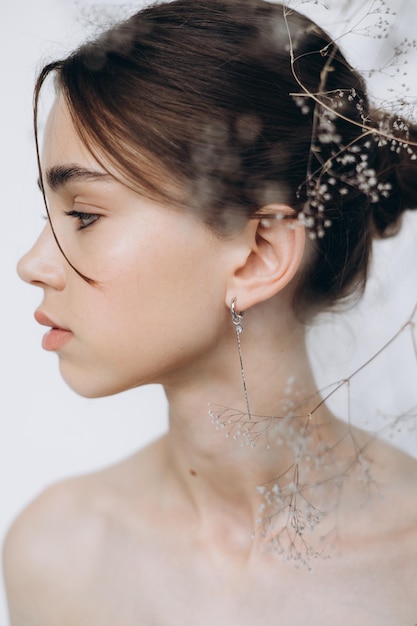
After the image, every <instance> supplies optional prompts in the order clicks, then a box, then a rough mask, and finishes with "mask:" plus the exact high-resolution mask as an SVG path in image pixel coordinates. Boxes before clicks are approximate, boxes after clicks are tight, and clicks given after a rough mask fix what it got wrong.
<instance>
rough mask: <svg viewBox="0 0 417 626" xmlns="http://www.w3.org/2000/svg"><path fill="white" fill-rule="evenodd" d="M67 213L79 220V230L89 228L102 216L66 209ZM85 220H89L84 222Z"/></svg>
mask: <svg viewBox="0 0 417 626" xmlns="http://www.w3.org/2000/svg"><path fill="white" fill-rule="evenodd" d="M66 215H68V216H69V217H74V218H75V219H77V220H78V221H79V225H78V229H77V230H84V229H85V228H88V227H89V226H91V224H94V222H96V221H97V220H98V219H99V218H100V215H96V214H95V213H84V212H83V211H66ZM84 220H85V221H86V222H87V224H84V223H83V222H84Z"/></svg>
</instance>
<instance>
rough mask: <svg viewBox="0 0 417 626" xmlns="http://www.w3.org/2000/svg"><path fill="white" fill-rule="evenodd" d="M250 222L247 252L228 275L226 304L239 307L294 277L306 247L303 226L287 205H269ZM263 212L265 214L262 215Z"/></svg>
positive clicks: (262, 298) (260, 299)
mask: <svg viewBox="0 0 417 626" xmlns="http://www.w3.org/2000/svg"><path fill="white" fill-rule="evenodd" d="M258 215H259V217H258V218H257V219H256V220H251V222H250V224H249V239H247V241H248V247H247V255H246V257H245V258H244V260H243V261H242V262H241V263H240V264H239V266H236V267H235V269H234V272H233V275H232V276H231V277H230V281H229V285H228V289H227V294H226V298H227V301H226V304H227V306H229V305H230V302H231V300H232V298H236V299H237V302H238V303H239V307H240V308H241V309H248V308H250V307H251V306H253V305H254V304H257V303H259V302H263V301H265V300H268V299H269V298H272V297H273V296H275V295H276V294H277V293H279V292H280V291H282V290H283V289H284V288H285V287H286V286H287V285H288V284H289V283H290V282H291V281H292V280H293V278H294V277H295V275H296V274H297V271H298V269H299V267H300V266H301V263H302V260H303V256H304V249H305V241H306V238H305V229H304V227H303V225H302V224H301V223H300V222H299V221H298V219H297V215H296V214H295V212H294V211H293V210H292V209H291V208H290V207H288V206H283V205H269V206H267V207H264V208H263V209H262V211H259V213H258ZM262 216H264V217H262Z"/></svg>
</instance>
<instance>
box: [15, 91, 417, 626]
mask: <svg viewBox="0 0 417 626" xmlns="http://www.w3.org/2000/svg"><path fill="white" fill-rule="evenodd" d="M57 137H59V142H58V141H56V138H57ZM74 164H75V165H77V167H82V168H85V169H88V170H89V171H91V170H92V169H94V168H96V169H97V168H99V165H98V164H97V163H96V162H95V161H94V159H93V157H92V155H91V154H90V153H88V151H87V150H86V149H85V147H84V146H82V144H81V143H80V140H79V138H78V135H77V133H76V132H75V130H74V129H73V127H72V124H71V122H70V120H69V116H68V115H67V112H66V110H65V107H64V106H63V105H62V103H60V102H58V104H57V106H56V107H55V109H54V111H53V113H52V115H51V117H50V121H49V126H48V128H47V133H46V139H45V148H44V153H43V165H42V167H43V170H44V173H45V174H46V173H47V172H48V171H51V168H53V167H56V166H60V167H61V166H65V167H68V166H69V165H70V166H71V167H73V166H74ZM46 178H47V177H46ZM90 178H91V177H90ZM96 178H97V177H96ZM49 182H51V181H49ZM47 185H48V187H47V189H46V191H47V195H48V199H49V201H50V210H51V216H52V221H53V223H54V224H55V225H56V229H57V231H58V232H59V235H60V241H61V243H63V244H65V245H64V247H65V250H66V251H67V252H68V253H69V255H70V256H71V259H74V256H75V252H76V253H77V254H76V260H77V265H79V266H80V268H81V269H83V270H85V271H86V273H87V274H88V273H91V274H92V275H93V276H94V278H96V279H97V280H98V281H99V283H100V286H99V287H97V286H95V285H92V284H89V283H87V282H85V281H83V279H82V278H80V277H79V276H78V275H77V274H76V273H75V272H74V270H73V269H72V268H71V267H70V266H69V265H68V263H67V261H66V260H65V259H64V257H63V256H62V254H61V252H60V251H59V250H58V248H57V246H56V243H55V241H54V239H53V236H52V233H51V230H50V227H49V225H47V226H46V227H45V230H44V231H43V233H42V235H41V237H40V239H39V240H38V242H37V243H36V244H35V246H34V248H33V249H32V250H31V251H30V252H29V253H28V255H27V256H26V257H25V258H24V259H23V260H22V261H21V263H20V266H19V272H20V275H21V276H22V278H24V280H27V281H28V282H30V283H32V284H34V285H35V286H38V287H41V288H42V290H43V294H44V299H43V302H42V305H41V308H40V310H42V312H43V313H44V314H45V315H46V314H48V315H49V316H50V317H51V318H52V319H53V320H54V321H57V322H60V324H61V325H62V326H65V328H67V329H68V331H69V332H70V333H71V335H70V338H69V340H68V341H67V343H65V345H63V346H62V347H60V348H59V350H57V352H58V356H59V360H60V369H61V372H62V375H63V377H64V378H65V379H66V381H67V382H68V383H69V384H70V385H71V386H72V387H73V388H74V390H75V391H77V392H78V393H81V394H83V395H86V396H91V397H94V396H102V395H106V394H110V393H117V392H118V391H121V390H123V389H127V388H130V387H134V386H139V385H141V384H145V383H147V382H152V383H155V382H158V383H161V384H163V386H164V388H165V392H166V394H167V398H168V402H169V411H170V429H169V432H168V433H167V435H166V436H164V437H163V438H162V439H160V440H159V441H157V442H155V443H154V444H152V445H151V446H149V447H148V448H146V449H145V450H143V451H140V452H138V453H137V454H135V455H134V456H133V457H131V458H130V459H127V460H126V461H124V462H123V463H120V464H119V465H116V466H114V467H111V468H109V469H106V470H104V471H101V472H98V473H96V474H93V475H90V476H85V477H80V478H74V479H71V480H68V481H65V482H63V483H61V484H59V485H55V486H53V487H51V488H50V489H48V490H47V491H46V492H45V493H43V494H42V495H41V496H40V497H39V498H38V499H37V500H35V502H33V503H32V504H31V505H30V506H29V507H28V508H27V509H26V510H25V511H24V512H23V513H22V515H21V516H20V517H19V518H18V519H17V520H16V522H15V523H14V524H13V526H12V528H11V530H10V532H9V534H8V537H7V540H6V544H5V549H4V564H5V575H6V583H7V592H8V599H9V606H10V613H11V624H12V626H52V625H53V626H61V625H62V626H64V625H65V626H73V625H74V626H75V625H76V626H84V625H85V626H87V625H88V626H91V625H95V624H97V625H100V626H107V625H108V626H133V625H135V626H138V625H141V626H162V625H164V626H165V625H167V624H169V625H170V626H171V625H173V626H176V625H177V624H178V625H181V626H191V625H193V626H194V625H195V624H198V625H199V626H213V625H216V626H230V625H239V626H249V625H256V626H257V625H258V624H271V625H272V624H274V625H275V624H276V625H279V624H284V625H285V626H301V625H303V626H304V625H305V624H311V625H312V626H327V625H328V626H330V625H331V626H334V625H335V624H337V625H338V626H339V625H340V626H345V625H349V626H350V625H351V624H355V626H362V625H363V626H365V625H366V626H415V624H416V623H417V596H416V591H417V502H416V498H415V493H416V489H417V464H416V462H415V461H414V460H412V459H410V458H409V457H407V456H406V455H404V454H402V453H401V452H398V451H396V450H394V449H393V448H390V447H389V446H387V445H386V444H383V443H382V442H378V441H376V440H375V441H374V440H372V439H371V438H369V437H368V436H367V435H365V434H364V433H362V432H360V431H358V430H356V429H351V430H350V431H349V430H348V429H347V427H346V425H345V424H343V423H342V422H340V421H339V420H337V419H336V418H335V417H334V416H333V415H331V413H330V412H329V411H328V410H327V409H326V407H325V406H322V407H320V410H319V411H317V412H315V413H314V415H313V417H312V418H311V419H308V418H307V416H308V415H309V414H311V412H312V411H313V409H314V407H315V406H316V405H317V402H318V398H317V396H315V397H313V396H312V393H313V392H314V391H315V382H314V376H313V372H312V371H311V368H310V364H309V361H308V358H307V353H306V348H305V341H304V328H303V327H302V325H301V324H300V323H299V322H297V321H296V319H295V318H294V315H293V313H292V309H291V304H290V303H291V296H292V292H293V288H294V284H295V281H296V280H297V275H298V270H299V268H300V267H301V266H302V264H303V263H305V262H308V250H307V253H306V246H305V237H304V231H303V228H302V227H301V226H300V225H297V224H294V225H293V227H292V228H288V227H287V226H286V225H284V224H283V223H282V222H281V223H280V222H278V221H277V223H276V224H274V225H272V226H271V225H270V224H268V225H265V224H264V223H262V220H251V221H250V222H249V223H248V224H247V226H246V227H245V228H244V229H243V230H242V232H241V233H240V234H239V235H237V236H236V237H234V238H232V239H220V238H217V237H216V236H215V235H214V234H213V233H211V232H210V231H209V230H208V229H207V228H206V227H205V226H204V225H203V224H202V223H201V222H200V221H199V220H197V219H195V218H192V217H190V216H189V215H187V214H181V213H175V212H174V211H172V210H171V209H168V208H166V207H163V206H160V205H157V204H155V203H151V202H144V200H143V198H141V197H140V196H138V194H135V193H134V192H133V191H132V190H130V189H127V188H126V187H124V186H123V185H122V184H121V183H120V182H117V181H115V180H113V179H111V180H107V179H106V180H105V181H104V180H102V181H98V180H94V181H91V180H85V177H84V179H83V180H82V181H80V180H78V181H77V182H74V180H72V181H70V182H67V183H66V184H65V185H64V186H63V188H59V189H58V190H57V189H54V188H53V187H52V185H51V184H49V183H47ZM103 185H104V187H103ZM103 190H104V191H103ZM74 207H76V208H77V210H78V211H82V212H83V214H84V215H83V218H82V219H83V220H84V221H85V222H89V219H88V218H86V215H85V214H86V213H87V212H90V213H93V214H94V215H96V214H98V215H99V216H100V218H99V219H97V220H94V221H93V226H92V227H91V226H88V230H86V231H85V232H84V230H81V231H79V230H76V229H75V228H74V223H73V216H72V217H70V218H69V217H68V216H67V212H68V211H72V210H74ZM281 209H282V207H280V206H269V207H268V211H267V212H268V213H270V212H271V210H275V211H280V210H281ZM286 210H288V207H286ZM54 220H55V221H54ZM118 238H121V239H120V241H122V242H123V245H117V241H119V239H118ZM181 238H182V239H181ZM153 241H156V242H157V244H158V245H152V242H153ZM178 241H179V242H180V243H179V244H178ZM138 242H139V243H138ZM139 244H140V245H139ZM155 281H157V282H155ZM155 284H157V285H158V289H155V288H153V286H154V285H155ZM178 294H180V295H181V297H180V298H179V297H178ZM234 297H235V298H236V299H237V303H238V309H239V310H240V309H246V311H247V312H246V314H245V319H244V321H245V329H244V333H243V335H242V349H243V355H244V363H245V374H246V380H247V384H248V395H249V399H250V409H251V412H252V415H253V418H252V419H253V420H256V419H257V418H256V416H257V415H276V416H280V415H281V416H282V415H286V414H287V412H288V402H291V403H292V405H293V407H295V408H294V412H296V414H297V415H299V416H303V417H302V418H295V421H294V423H295V424H297V426H296V428H295V430H294V432H291V430H288V431H286V432H285V433H284V443H279V444H277V443H275V440H274V441H273V445H271V447H270V448H268V447H267V446H266V445H265V439H264V438H262V437H261V438H260V439H259V440H258V441H257V442H256V445H255V446H254V447H253V448H252V447H248V446H241V445H239V442H234V441H233V440H231V439H227V438H226V437H225V436H224V432H223V431H222V430H216V428H215V425H214V424H213V423H212V421H211V419H210V418H209V416H208V410H207V404H208V403H209V402H213V403H216V404H219V405H222V406H228V407H231V408H234V409H237V410H240V411H242V412H245V411H246V410H247V407H246V403H245V399H244V394H243V390H242V381H241V370H240V365H239V359H238V354H237V349H236V337H235V333H234V328H233V325H232V323H231V319H230V302H231V300H232V298H234ZM98 311H99V312H100V314H99V315H98V314H97V312H98ZM207 311H209V314H208V313H207ZM168 322H169V323H168ZM114 328H117V333H115V332H114ZM289 380H294V381H295V382H294V383H293V384H292V386H291V390H290V391H289V390H288V381H289ZM295 409H296V410H295ZM143 419H146V416H143ZM306 429H307V430H306ZM307 431H308V432H309V433H310V432H311V433H313V434H312V436H311V440H309V444H308V445H309V446H310V448H309V449H308V454H306V455H305V458H306V457H307V456H311V457H312V458H315V455H316V456H318V455H319V454H320V452H319V450H320V448H319V447H318V446H319V444H323V443H324V444H325V446H326V447H327V449H329V448H334V450H335V453H334V454H335V457H334V464H333V462H329V463H325V464H323V465H321V466H320V465H319V466H318V468H316V469H314V470H311V469H308V464H307V465H303V463H304V461H303V462H301V465H300V475H301V476H302V478H303V480H305V481H311V482H316V483H317V482H320V483H322V485H323V487H322V489H321V491H320V501H319V502H318V504H320V507H321V508H323V510H324V513H325V516H324V518H323V520H322V521H321V522H320V523H319V524H317V525H316V526H315V528H314V530H313V531H311V532H309V533H306V538H307V539H308V541H309V543H310V544H311V545H312V546H313V547H315V548H316V549H323V550H324V552H325V554H326V555H327V554H328V555H330V557H331V558H324V557H321V558H317V559H314V560H313V561H312V562H311V565H312V567H313V572H309V570H308V567H307V566H302V567H299V568H296V567H295V564H294V562H292V561H291V560H290V561H286V560H283V559H282V558H281V556H280V555H278V554H275V553H269V552H268V547H269V546H270V539H271V537H273V536H274V533H275V534H276V533H279V530H280V528H282V527H283V526H284V527H285V524H286V518H283V516H279V517H278V518H277V519H276V520H275V522H274V526H273V528H271V529H270V532H269V536H268V537H262V535H261V534H260V533H256V532H255V537H254V538H253V537H252V533H253V532H254V531H256V530H257V528H258V526H257V519H258V518H259V515H260V514H259V508H260V505H261V504H262V495H261V494H260V493H259V491H258V490H257V487H258V486H260V485H264V484H265V483H267V482H268V481H270V480H271V479H273V478H274V477H277V476H279V475H281V474H282V473H283V472H285V470H286V469H287V468H288V467H289V466H292V464H293V463H294V447H293V445H292V443H293V440H294V438H297V437H298V438H299V437H300V434H302V433H305V432H307ZM273 432H274V427H272V430H271V433H273ZM358 450H361V451H363V453H364V454H365V455H366V457H367V459H368V460H369V462H370V470H371V475H372V479H373V481H374V483H375V485H376V486H377V487H378V488H376V487H375V486H372V488H371V492H372V493H373V494H374V496H373V497H372V498H370V497H369V490H368V487H369V485H368V484H366V483H362V482H361V481H356V480H355V476H356V474H354V473H353V474H352V478H351V480H350V481H349V482H348V483H347V485H346V486H345V487H344V488H343V490H342V491H341V492H340V498H338V499H337V500H335V490H334V483H333V482H332V478H333V477H334V474H335V472H336V473H337V471H338V468H339V465H338V464H340V463H345V462H346V460H348V461H349V460H350V459H351V460H354V459H356V458H357V457H358ZM379 494H382V496H383V498H381V497H379ZM311 495H312V498H313V499H314V497H315V492H314V489H313V490H312V492H311ZM322 535H326V536H327V539H326V541H325V542H324V543H323V542H322V541H321V540H320V538H321V536H322Z"/></svg>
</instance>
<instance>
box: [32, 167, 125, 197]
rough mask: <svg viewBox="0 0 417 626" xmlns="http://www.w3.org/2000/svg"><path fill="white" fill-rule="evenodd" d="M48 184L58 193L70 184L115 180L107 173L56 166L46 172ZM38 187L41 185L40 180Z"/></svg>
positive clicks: (82, 168)
mask: <svg viewBox="0 0 417 626" xmlns="http://www.w3.org/2000/svg"><path fill="white" fill-rule="evenodd" d="M45 178H46V182H47V183H48V186H49V187H50V188H51V189H52V190H53V191H57V190H58V189H60V188H61V187H64V186H65V185H66V184H67V183H69V182H73V181H75V182H94V181H96V180H113V177H112V176H111V175H110V174H108V173H107V172H99V171H95V170H89V169H86V168H84V167H80V166H78V165H55V166H53V167H51V168H49V169H48V170H47V172H46V176H45ZM38 186H39V187H41V183H40V181H39V180H38Z"/></svg>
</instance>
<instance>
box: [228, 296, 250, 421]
mask: <svg viewBox="0 0 417 626" xmlns="http://www.w3.org/2000/svg"><path fill="white" fill-rule="evenodd" d="M235 305H236V298H233V299H232V302H231V304H230V312H231V314H232V322H233V325H234V327H235V332H236V340H237V351H238V353H239V362H240V375H241V377H242V385H243V393H244V394H245V402H246V411H247V413H248V418H249V419H252V416H251V412H250V407H249V398H248V391H247V388H246V378H245V370H244V368H243V358H242V347H241V345H240V335H241V333H242V332H243V315H244V313H245V311H241V312H240V313H238V312H237V311H236V306H235Z"/></svg>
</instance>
